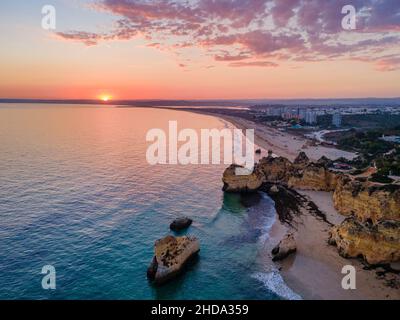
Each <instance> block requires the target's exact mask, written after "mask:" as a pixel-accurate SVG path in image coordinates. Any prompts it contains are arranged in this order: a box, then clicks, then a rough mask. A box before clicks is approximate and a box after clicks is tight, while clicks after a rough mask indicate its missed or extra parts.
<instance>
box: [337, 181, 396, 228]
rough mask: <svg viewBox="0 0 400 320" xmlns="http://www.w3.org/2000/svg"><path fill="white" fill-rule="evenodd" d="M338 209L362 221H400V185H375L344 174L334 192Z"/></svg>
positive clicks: (374, 222)
mask: <svg viewBox="0 0 400 320" xmlns="http://www.w3.org/2000/svg"><path fill="white" fill-rule="evenodd" d="M333 200H334V204H335V207H336V209H337V210H338V211H339V212H340V213H341V214H343V215H346V216H350V215H355V216H356V217H357V219H358V220H359V221H360V222H372V223H373V224H377V223H378V222H380V221H385V220H395V221H400V186H399V185H381V186H379V185H375V184H371V183H369V182H359V181H356V180H352V179H351V178H349V177H347V176H342V177H341V178H340V179H339V180H338V183H337V187H336V189H335V192H334V194H333Z"/></svg>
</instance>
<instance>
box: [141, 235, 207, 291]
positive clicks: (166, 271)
mask: <svg viewBox="0 0 400 320" xmlns="http://www.w3.org/2000/svg"><path fill="white" fill-rule="evenodd" d="M199 251H200V243H199V241H198V240H197V238H196V237H174V236H166V237H165V238H163V239H160V240H157V241H156V243H155V245H154V257H153V260H152V262H151V264H150V266H149V268H148V269H147V277H148V278H149V279H150V280H152V281H154V283H155V284H162V283H164V282H166V281H168V280H170V279H172V278H174V277H175V276H177V275H178V274H179V273H180V272H181V271H182V270H183V268H184V267H185V265H186V263H187V262H188V261H189V260H190V258H192V257H193V256H195V255H196V254H197V253H198V252H199Z"/></svg>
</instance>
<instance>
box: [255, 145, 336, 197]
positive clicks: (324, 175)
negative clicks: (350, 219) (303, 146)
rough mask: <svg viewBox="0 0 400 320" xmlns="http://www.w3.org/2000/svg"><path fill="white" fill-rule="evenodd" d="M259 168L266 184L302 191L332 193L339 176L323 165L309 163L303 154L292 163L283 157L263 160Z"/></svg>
mask: <svg viewBox="0 0 400 320" xmlns="http://www.w3.org/2000/svg"><path fill="white" fill-rule="evenodd" d="M259 168H260V171H261V172H262V173H263V174H264V176H265V181H266V182H269V183H281V184H285V185H287V186H289V187H290V188H295V189H302V190H318V191H333V190H334V189H335V187H336V183H337V179H338V176H339V175H338V174H337V173H335V172H332V171H330V170H329V168H328V166H327V165H326V164H325V163H313V162H310V161H309V159H308V158H307V156H306V155H305V153H304V152H303V153H300V154H299V156H298V157H297V158H296V160H295V162H294V163H292V162H290V161H289V160H288V159H286V158H283V157H278V158H273V157H267V158H263V159H261V161H260V163H259Z"/></svg>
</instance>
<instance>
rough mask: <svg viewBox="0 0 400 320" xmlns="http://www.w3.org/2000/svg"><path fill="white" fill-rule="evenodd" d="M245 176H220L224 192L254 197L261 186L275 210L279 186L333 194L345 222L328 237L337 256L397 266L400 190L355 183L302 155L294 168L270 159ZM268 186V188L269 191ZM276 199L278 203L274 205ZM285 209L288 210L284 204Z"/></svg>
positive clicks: (325, 163) (322, 161) (231, 169)
mask: <svg viewBox="0 0 400 320" xmlns="http://www.w3.org/2000/svg"><path fill="white" fill-rule="evenodd" d="M268 154H269V156H268V157H264V158H263V159H261V160H260V162H259V163H258V165H256V167H255V169H254V172H253V173H252V174H251V175H249V176H235V175H234V171H235V166H231V167H229V168H228V169H227V170H226V171H225V173H224V178H223V181H224V190H227V191H234V192H237V191H240V192H243V191H254V190H257V189H258V188H259V187H260V186H261V185H262V184H263V183H265V184H264V185H267V184H270V185H272V187H273V188H274V189H273V190H272V189H268V190H269V194H270V196H271V197H272V198H274V200H275V202H276V205H279V204H280V202H279V198H280V196H281V195H280V194H281V192H280V189H279V187H278V186H279V185H282V186H286V187H289V188H292V189H300V190H316V191H333V192H334V194H333V200H334V205H335V208H336V209H337V210H338V212H339V213H341V214H343V215H345V216H349V217H350V218H349V219H347V220H345V221H344V222H343V223H342V224H341V225H339V226H336V227H334V228H333V229H332V231H331V237H330V243H332V244H336V245H337V246H338V250H339V252H340V254H341V255H343V256H347V257H359V256H361V257H363V258H364V259H365V260H366V261H367V262H369V263H371V264H379V263H387V262H394V261H398V260H400V235H399V232H400V186H399V185H394V184H388V185H379V184H376V183H371V182H368V181H367V180H365V181H359V180H357V179H355V178H354V177H352V176H350V175H346V174H343V173H338V172H334V171H332V170H330V169H329V167H330V165H331V164H332V161H331V160H329V159H328V158H326V157H322V158H321V159H320V160H319V161H318V162H316V163H314V162H311V161H310V160H309V159H308V157H307V156H306V154H305V153H300V154H299V156H298V157H297V158H296V160H295V161H294V162H291V161H289V160H288V159H286V158H283V157H273V156H272V154H273V153H272V152H269V153H268ZM272 187H271V186H270V187H269V188H272ZM275 198H276V199H275ZM285 205H288V204H287V203H286V204H285Z"/></svg>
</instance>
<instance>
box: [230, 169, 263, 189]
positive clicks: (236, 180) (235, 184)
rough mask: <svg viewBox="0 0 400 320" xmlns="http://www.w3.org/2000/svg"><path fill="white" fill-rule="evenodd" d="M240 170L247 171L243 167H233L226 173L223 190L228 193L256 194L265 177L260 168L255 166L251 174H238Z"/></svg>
mask: <svg viewBox="0 0 400 320" xmlns="http://www.w3.org/2000/svg"><path fill="white" fill-rule="evenodd" d="M238 170H241V171H242V170H246V169H245V168H244V167H242V166H238V165H234V164H233V165H231V166H230V167H229V168H227V169H226V170H225V172H224V175H223V177H222V181H223V183H224V187H223V190H224V191H226V192H254V191H257V190H258V188H259V187H261V185H262V183H263V181H264V176H263V174H262V172H260V170H259V168H258V166H255V168H254V170H253V172H250V173H249V174H238Z"/></svg>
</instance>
